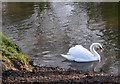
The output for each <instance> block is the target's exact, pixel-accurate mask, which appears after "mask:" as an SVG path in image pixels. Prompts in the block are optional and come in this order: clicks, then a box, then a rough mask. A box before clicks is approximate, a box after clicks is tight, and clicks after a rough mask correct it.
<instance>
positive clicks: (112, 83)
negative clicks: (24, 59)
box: [2, 67, 120, 84]
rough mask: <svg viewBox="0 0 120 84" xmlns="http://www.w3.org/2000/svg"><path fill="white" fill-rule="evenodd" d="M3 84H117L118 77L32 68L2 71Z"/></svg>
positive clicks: (118, 81) (119, 78) (52, 68)
mask: <svg viewBox="0 0 120 84" xmlns="http://www.w3.org/2000/svg"><path fill="white" fill-rule="evenodd" d="M2 75H3V78H2V82H3V84H8V83H15V84H19V83H21V82H23V83H29V84H33V83H53V84H61V83H65V84H68V83H74V84H78V83H83V84H88V83H92V84H119V83H120V76H112V75H109V74H105V73H99V74H97V73H89V72H82V71H76V70H72V69H68V70H65V69H63V68H59V67H55V68H54V67H34V68H33V70H32V72H30V71H20V70H17V71H14V70H8V71H3V74H2Z"/></svg>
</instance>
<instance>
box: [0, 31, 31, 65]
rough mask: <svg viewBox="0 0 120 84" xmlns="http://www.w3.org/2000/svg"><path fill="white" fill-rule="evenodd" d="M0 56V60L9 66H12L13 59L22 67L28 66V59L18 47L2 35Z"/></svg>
mask: <svg viewBox="0 0 120 84" xmlns="http://www.w3.org/2000/svg"><path fill="white" fill-rule="evenodd" d="M0 54H1V56H2V58H1V60H2V61H3V62H7V63H9V64H10V65H14V64H13V63H12V61H11V60H13V59H15V60H18V62H21V63H22V64H23V65H28V64H29V59H28V57H26V56H25V55H24V54H23V53H22V52H21V49H20V48H19V46H17V45H16V44H15V43H14V42H12V41H11V40H10V39H9V38H7V37H6V36H5V35H3V34H2V33H0Z"/></svg>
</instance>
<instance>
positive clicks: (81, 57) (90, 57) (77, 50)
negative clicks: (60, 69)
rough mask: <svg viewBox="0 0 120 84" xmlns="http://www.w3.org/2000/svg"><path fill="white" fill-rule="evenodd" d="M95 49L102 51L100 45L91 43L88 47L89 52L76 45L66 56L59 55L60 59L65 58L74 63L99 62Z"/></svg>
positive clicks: (99, 58)
mask: <svg viewBox="0 0 120 84" xmlns="http://www.w3.org/2000/svg"><path fill="white" fill-rule="evenodd" d="M95 49H98V50H101V52H102V50H103V47H102V45H101V44H100V43H93V44H92V45H91V46H90V51H89V50H88V49H86V48H84V47H83V46H82V45H76V46H74V47H71V48H70V49H69V51H68V53H67V55H64V54H61V56H62V57H64V58H66V59H67V60H70V61H76V62H91V61H99V62H100V60H101V57H100V55H99V54H98V53H97V52H96V50H95Z"/></svg>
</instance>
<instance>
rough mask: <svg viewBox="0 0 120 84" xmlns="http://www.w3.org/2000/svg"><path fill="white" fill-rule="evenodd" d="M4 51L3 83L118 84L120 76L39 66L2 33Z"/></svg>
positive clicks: (0, 38)
mask: <svg viewBox="0 0 120 84" xmlns="http://www.w3.org/2000/svg"><path fill="white" fill-rule="evenodd" d="M0 40H2V41H1V47H0V50H1V51H2V53H1V54H0V56H1V57H2V84H13V83H14V84H19V83H29V84H32V83H42V84H43V83H56V84H60V83H66V84H68V83H74V84H75V83H84V84H88V83H93V84H97V83H104V84H106V83H107V84H114V83H115V84H116V83H117V84H118V83H120V76H113V75H110V74H106V73H91V72H83V71H77V70H73V69H64V68H59V67H45V66H44V67H37V66H33V62H32V61H30V59H29V58H28V57H26V56H25V55H24V54H23V53H22V52H21V50H20V48H19V47H18V46H17V45H16V44H14V43H13V42H12V41H11V40H10V39H8V38H7V37H6V36H4V35H2V34H0Z"/></svg>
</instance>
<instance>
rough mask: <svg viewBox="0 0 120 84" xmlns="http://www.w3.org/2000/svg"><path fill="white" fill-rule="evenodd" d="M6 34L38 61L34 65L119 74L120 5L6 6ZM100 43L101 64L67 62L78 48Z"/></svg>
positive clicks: (4, 24)
mask: <svg viewBox="0 0 120 84" xmlns="http://www.w3.org/2000/svg"><path fill="white" fill-rule="evenodd" d="M2 6H3V15H2V16H3V17H2V18H3V33H4V34H5V35H7V36H8V37H9V38H10V39H11V40H12V41H14V42H15V43H16V44H18V45H19V46H20V48H21V49H22V51H23V52H24V53H25V54H26V55H28V56H29V57H30V58H31V59H33V60H34V65H38V66H53V67H56V66H58V67H63V68H70V67H71V68H74V69H80V70H85V71H86V70H89V71H93V69H94V71H96V72H101V71H103V72H108V73H112V74H117V73H118V64H119V60H120V57H119V55H118V51H120V49H119V47H118V38H119V36H118V33H119V32H118V3H99V2H98V3H83V2H82V3H81V2H76V3H75V2H46V3H45V2H39V3H33V2H32V3H15V2H14V3H3V5H2ZM94 42H99V43H101V44H102V45H103V47H104V51H103V52H102V53H100V52H99V54H100V55H101V57H102V60H101V62H100V63H99V62H92V63H76V62H70V61H64V60H65V59H64V58H62V57H61V56H60V54H66V53H67V51H68V49H69V48H70V47H72V46H74V45H76V44H78V45H79V44H80V45H83V46H84V47H85V48H87V49H89V46H90V45H91V44H92V43H94Z"/></svg>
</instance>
